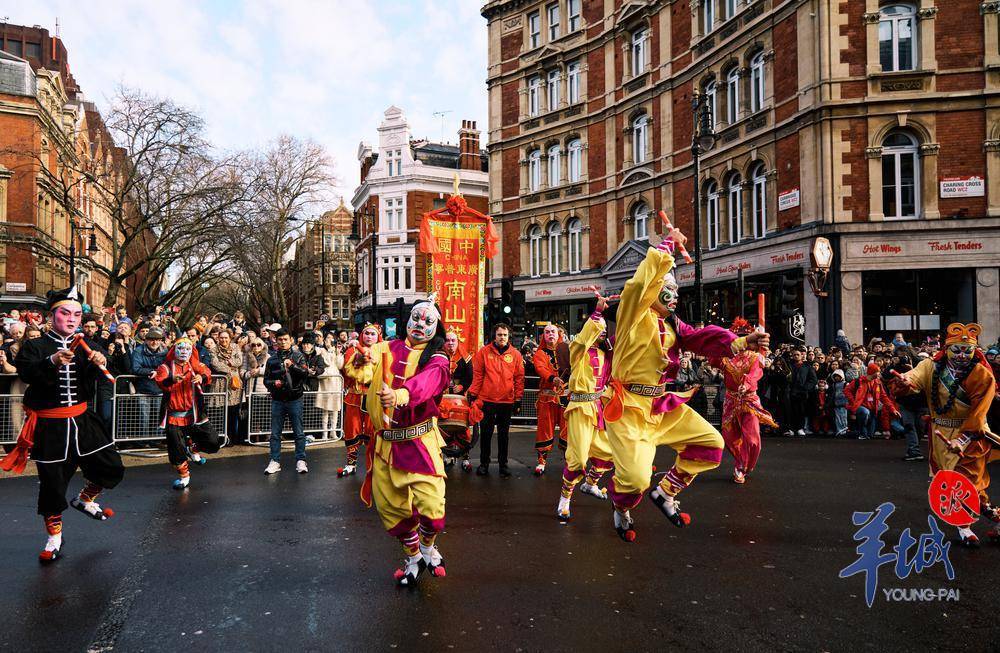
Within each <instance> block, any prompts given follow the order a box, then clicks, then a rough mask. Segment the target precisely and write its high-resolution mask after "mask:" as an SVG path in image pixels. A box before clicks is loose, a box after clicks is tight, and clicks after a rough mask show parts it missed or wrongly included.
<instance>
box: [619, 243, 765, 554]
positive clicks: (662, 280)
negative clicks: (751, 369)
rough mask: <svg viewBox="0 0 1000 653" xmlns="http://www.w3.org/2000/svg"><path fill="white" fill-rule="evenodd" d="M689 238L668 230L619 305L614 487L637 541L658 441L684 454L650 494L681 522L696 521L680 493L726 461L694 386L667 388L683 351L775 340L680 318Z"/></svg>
mask: <svg viewBox="0 0 1000 653" xmlns="http://www.w3.org/2000/svg"><path fill="white" fill-rule="evenodd" d="M685 240H686V238H685V237H684V235H683V234H682V233H681V232H680V231H678V230H677V229H674V228H673V227H668V233H667V236H666V238H665V239H664V240H663V241H662V242H661V243H660V244H659V245H658V246H657V247H650V248H649V250H648V251H647V253H646V258H645V259H644V260H643V261H642V262H641V263H640V264H639V267H638V269H637V270H636V271H635V275H634V276H633V277H632V278H631V279H630V280H629V281H628V282H626V284H625V289H624V290H623V291H622V296H621V303H620V305H619V306H618V314H617V318H618V319H617V328H616V332H615V333H616V341H615V355H614V358H613V360H612V364H611V376H612V388H613V390H614V394H613V396H612V398H611V400H610V401H609V402H608V403H607V404H606V405H605V412H604V419H605V422H606V423H607V430H608V440H609V441H610V443H611V451H612V453H613V454H614V455H613V460H614V463H615V473H614V476H613V477H612V479H611V486H610V491H609V495H610V496H611V501H612V504H613V505H614V525H615V530H616V531H617V532H618V535H619V536H620V537H621V538H622V539H623V540H625V541H627V542H633V541H635V539H636V533H635V527H634V522H633V519H632V516H631V513H630V510H631V509H633V508H635V507H636V506H637V505H638V504H639V501H640V500H641V499H642V493H643V492H644V491H645V490H646V489H647V488H648V487H649V484H650V476H651V475H652V472H653V457H654V456H655V455H656V447H657V446H659V445H668V446H670V447H671V448H673V449H674V450H676V451H677V459H676V461H675V462H674V464H673V466H672V467H671V468H670V470H669V471H667V473H666V474H665V475H664V477H663V479H662V480H661V481H660V483H659V485H658V486H657V487H656V488H654V489H653V491H652V492H650V494H649V499H650V500H651V501H652V502H653V503H654V504H655V505H656V507H658V508H659V509H660V510H661V511H662V512H663V514H664V515H666V517H667V519H669V520H670V522H671V523H672V524H674V525H675V526H678V527H683V526H685V525H686V524H687V523H689V521H690V517H689V516H688V515H687V514H686V513H682V512H681V511H680V504H679V502H678V501H677V495H678V494H679V493H680V492H681V490H683V489H684V488H686V487H687V486H688V485H690V484H691V482H692V481H693V480H694V478H695V476H697V475H698V474H699V473H701V472H705V471H708V470H711V469H715V468H716V467H718V466H719V462H720V461H721V460H722V448H723V440H722V436H721V435H719V432H718V431H716V430H715V429H714V428H713V427H712V425H711V424H709V423H708V421H706V420H705V418H703V417H702V416H701V415H699V414H698V413H696V412H695V411H694V410H693V409H692V408H690V407H689V406H687V405H685V402H686V401H687V400H688V399H689V398H690V397H691V395H692V394H693V391H691V390H689V391H687V392H685V393H672V392H667V391H666V387H665V385H666V384H667V383H668V382H670V381H672V380H673V379H674V378H675V377H676V374H677V370H678V369H679V367H680V350H681V349H682V348H683V349H685V350H687V351H691V352H693V353H695V354H700V355H702V356H705V357H707V358H722V357H725V356H733V355H736V354H739V353H740V352H741V351H743V350H744V349H753V350H758V349H763V348H765V347H767V345H768V343H769V337H768V335H767V334H766V333H760V332H756V333H752V334H750V335H748V336H742V337H739V338H737V337H736V335H735V334H733V333H731V332H730V331H729V330H727V329H724V328H722V327H717V326H711V325H709V326H705V327H702V328H693V327H691V326H688V325H687V324H685V323H684V322H682V321H681V320H680V319H678V318H677V316H676V315H675V314H674V311H675V309H676V307H677V298H678V292H677V282H676V281H675V280H674V277H673V275H672V274H670V271H671V270H672V269H673V266H674V257H673V256H672V255H671V252H672V251H673V248H674V246H675V245H676V246H678V247H681V248H683V244H684V242H685Z"/></svg>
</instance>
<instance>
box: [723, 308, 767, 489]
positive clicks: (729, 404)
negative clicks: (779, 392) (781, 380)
mask: <svg viewBox="0 0 1000 653" xmlns="http://www.w3.org/2000/svg"><path fill="white" fill-rule="evenodd" d="M730 330H731V331H732V332H733V333H735V334H736V335H738V336H746V335H750V334H751V333H753V327H752V326H751V325H750V323H749V322H747V321H746V320H744V319H743V318H742V317H738V318H736V320H735V321H734V322H733V326H732V327H731V328H730ZM711 363H712V365H713V366H714V367H719V368H721V369H722V378H723V383H724V384H725V386H726V403H725V405H724V406H723V408H722V439H723V440H724V441H725V443H726V449H727V450H728V451H729V453H731V454H732V456H733V459H734V460H735V461H736V468H735V469H734V470H733V481H734V482H736V483H744V482H746V477H747V475H748V474H749V473H750V472H752V471H753V469H754V467H756V466H757V459H758V458H759V457H760V424H761V422H763V423H764V424H767V425H768V426H771V427H774V428H777V427H778V425H777V424H775V422H774V419H773V418H772V417H771V414H770V413H769V412H767V411H766V410H764V407H763V406H762V405H761V403H760V397H758V396H757V384H758V383H759V382H760V379H761V377H762V376H764V357H763V356H762V355H761V354H760V352H757V351H752V350H750V349H745V350H743V351H741V352H740V353H738V354H736V355H735V356H732V357H726V358H722V359H715V360H713V361H712V362H711Z"/></svg>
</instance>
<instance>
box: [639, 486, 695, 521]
mask: <svg viewBox="0 0 1000 653" xmlns="http://www.w3.org/2000/svg"><path fill="white" fill-rule="evenodd" d="M649 500H650V501H652V502H653V504H654V505H655V506H656V507H657V508H659V509H660V512H662V513H663V514H664V515H665V516H666V518H667V519H669V520H670V523H671V524H673V525H674V526H676V527H677V528H684V527H685V526H687V525H688V524H690V523H691V515H689V514H687V513H686V512H681V502H680V501H678V500H677V499H676V498H675V497H672V496H670V495H669V494H667V493H666V492H664V491H663V490H662V489H660V486H658V485H657V486H656V488H655V489H653V491H652V492H650V493H649Z"/></svg>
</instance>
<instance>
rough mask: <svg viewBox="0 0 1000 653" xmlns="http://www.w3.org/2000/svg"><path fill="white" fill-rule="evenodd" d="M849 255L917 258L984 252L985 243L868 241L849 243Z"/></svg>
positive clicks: (947, 240)
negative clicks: (947, 253) (920, 256)
mask: <svg viewBox="0 0 1000 653" xmlns="http://www.w3.org/2000/svg"><path fill="white" fill-rule="evenodd" d="M849 251H850V254H852V255H853V256H855V257H860V258H879V257H895V256H919V255H922V254H941V253H945V252H952V253H954V252H984V251H988V249H987V243H985V242H984V241H983V240H980V239H974V238H961V239H957V238H950V239H927V240H914V241H906V240H904V241H881V240H876V241H869V242H855V243H851V245H850V248H849Z"/></svg>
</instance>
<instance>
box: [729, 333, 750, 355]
mask: <svg viewBox="0 0 1000 653" xmlns="http://www.w3.org/2000/svg"><path fill="white" fill-rule="evenodd" d="M730 347H731V348H732V350H733V353H734V354H738V353H740V352H741V351H743V350H745V349H746V348H747V338H746V336H740V337H739V338H737V339H736V340H733V344H732V345H730Z"/></svg>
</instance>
